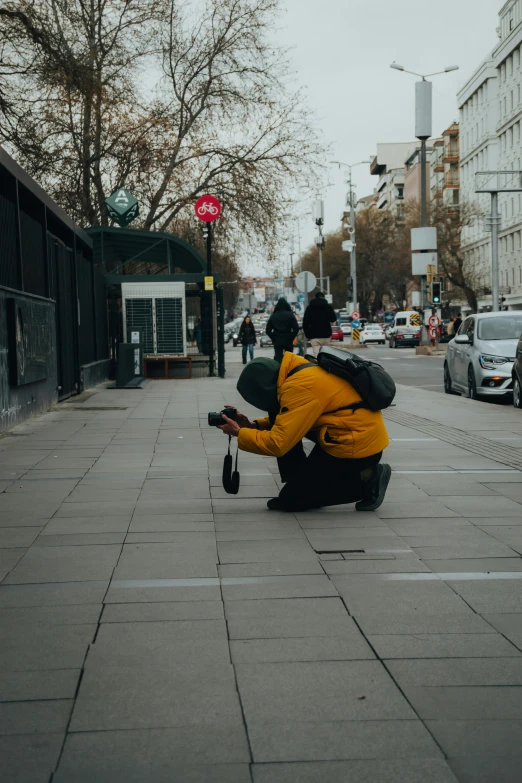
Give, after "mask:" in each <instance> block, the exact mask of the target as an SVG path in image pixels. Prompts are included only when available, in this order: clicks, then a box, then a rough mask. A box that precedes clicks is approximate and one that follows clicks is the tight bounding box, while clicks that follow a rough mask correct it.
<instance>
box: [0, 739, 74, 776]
mask: <svg viewBox="0 0 522 783" xmlns="http://www.w3.org/2000/svg"><path fill="white" fill-rule="evenodd" d="M62 743H63V733H56V734H45V733H41V734H20V735H18V736H10V737H0V758H1V759H2V776H3V777H4V780H5V781H9V783H48V781H49V780H50V777H51V773H52V771H53V770H54V768H55V766H56V763H57V761H58V757H59V755H60V751H61V748H62Z"/></svg>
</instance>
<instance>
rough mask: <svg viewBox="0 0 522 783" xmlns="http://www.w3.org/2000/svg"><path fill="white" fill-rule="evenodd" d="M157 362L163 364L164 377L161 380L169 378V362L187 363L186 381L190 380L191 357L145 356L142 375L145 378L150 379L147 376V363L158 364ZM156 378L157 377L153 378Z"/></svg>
mask: <svg viewBox="0 0 522 783" xmlns="http://www.w3.org/2000/svg"><path fill="white" fill-rule="evenodd" d="M158 362H163V365H164V375H163V378H164V379H165V380H168V378H169V364H170V362H188V375H187V376H186V378H187V380H191V379H192V356H145V357H144V359H143V374H144V376H145V378H149V377H151V376H150V375H149V372H148V370H149V363H154V364H158ZM154 377H158V376H154Z"/></svg>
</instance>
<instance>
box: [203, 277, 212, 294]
mask: <svg viewBox="0 0 522 783" xmlns="http://www.w3.org/2000/svg"><path fill="white" fill-rule="evenodd" d="M204 281H205V291H213V290H214V278H213V277H212V276H210V277H205V278H204Z"/></svg>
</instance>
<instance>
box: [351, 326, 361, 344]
mask: <svg viewBox="0 0 522 783" xmlns="http://www.w3.org/2000/svg"><path fill="white" fill-rule="evenodd" d="M360 337H361V333H360V331H359V329H352V343H358V342H359V339H360Z"/></svg>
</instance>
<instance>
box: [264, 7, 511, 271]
mask: <svg viewBox="0 0 522 783" xmlns="http://www.w3.org/2000/svg"><path fill="white" fill-rule="evenodd" d="M504 2H505V0H435V1H434V0H320V1H319V0H316V1H315V2H314V0H283V6H284V7H285V8H286V11H285V13H284V14H283V15H282V19H281V32H280V38H281V40H282V43H283V44H284V45H285V46H288V47H289V48H290V49H291V50H292V51H291V60H292V65H293V67H294V68H295V70H296V72H297V81H298V83H299V84H301V85H303V86H304V87H305V88H306V89H307V92H308V105H309V106H310V109H311V110H312V111H313V112H314V113H315V115H316V116H317V118H318V124H319V127H320V128H321V131H322V134H323V137H324V140H325V141H326V142H327V143H329V144H331V145H332V154H331V156H330V157H331V159H332V160H334V159H339V160H342V161H345V162H346V163H356V162H357V161H362V160H369V159H370V157H373V156H374V155H375V154H376V145H377V143H379V142H381V143H382V142H399V141H409V140H411V139H413V138H414V94H415V87H414V85H415V81H416V78H415V77H414V76H410V75H409V74H405V73H400V72H399V71H393V70H391V69H390V67H389V66H390V63H392V62H394V61H396V62H397V63H400V64H401V65H404V67H405V68H409V69H411V70H413V71H417V72H418V73H423V72H424V73H430V72H432V71H438V70H442V69H443V68H445V67H446V66H448V65H459V66H460V70H459V71H456V72H455V73H449V74H444V75H441V76H437V77H435V78H434V80H433V82H434V83H433V131H434V134H435V135H439V134H440V133H442V131H443V130H444V129H445V128H447V127H448V125H450V124H451V123H452V122H453V121H454V120H455V119H457V118H458V116H457V115H458V112H457V101H456V95H457V91H458V90H459V89H460V87H461V86H462V85H463V84H464V83H465V82H466V81H467V80H468V79H469V77H470V76H471V74H472V72H473V71H474V69H475V68H476V67H477V66H478V65H479V64H480V62H481V61H482V60H483V59H484V58H485V57H486V56H487V54H488V53H489V52H490V51H491V49H492V48H493V47H494V46H495V43H496V41H497V37H496V33H495V28H496V27H497V24H498V11H499V10H500V8H501V6H502V5H503V4H504ZM344 171H346V169H345V170H344ZM344 179H345V174H344V173H343V171H342V170H341V171H339V170H338V169H337V167H334V166H332V167H331V171H330V180H329V181H330V182H331V183H333V185H332V186H331V187H328V188H326V189H325V190H324V192H323V197H324V199H325V212H326V221H325V222H326V230H327V231H328V230H333V229H336V228H337V227H338V226H339V218H340V215H341V212H342V209H343V206H344V203H345V194H346V190H347V188H346V185H345V184H343V183H344ZM354 181H355V182H356V184H357V188H356V193H357V196H364V195H367V194H369V193H371V192H373V189H374V187H375V185H376V184H377V178H376V177H372V176H371V175H370V173H369V166H360V167H358V168H357V169H355V170H354ZM315 233H316V232H315V230H314V225H313V222H312V220H311V217H309V216H308V215H307V216H306V218H305V219H304V220H302V221H301V245H302V248H303V249H304V248H305V247H306V246H307V245H309V244H310V243H311V242H312V241H313V237H314V235H315ZM296 249H297V247H296ZM285 255H286V253H285ZM256 271H257V272H261V271H262V270H261V269H259V270H256Z"/></svg>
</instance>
